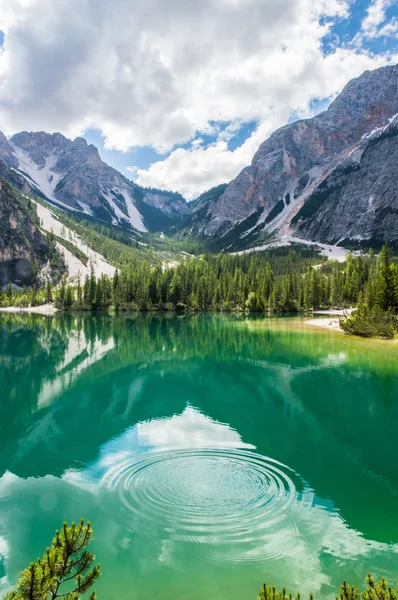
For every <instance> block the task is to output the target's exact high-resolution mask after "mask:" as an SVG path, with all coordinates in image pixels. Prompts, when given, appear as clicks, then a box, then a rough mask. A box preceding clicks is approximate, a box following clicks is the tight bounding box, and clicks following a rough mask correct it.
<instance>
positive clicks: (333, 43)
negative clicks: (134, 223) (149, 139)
mask: <svg viewBox="0 0 398 600" xmlns="http://www.w3.org/2000/svg"><path fill="white" fill-rule="evenodd" d="M371 4H372V3H370V2H368V1H367V0H357V1H356V2H353V3H352V5H351V10H350V13H349V18H346V19H338V20H337V21H336V22H335V23H333V26H332V27H331V29H330V32H329V33H328V34H327V35H326V36H325V37H324V38H322V50H323V52H324V54H325V55H327V54H329V53H331V52H333V51H334V50H335V48H336V47H350V45H351V44H353V42H354V40H355V37H356V36H357V35H358V33H359V32H360V30H361V23H362V22H363V20H364V19H365V18H366V15H367V12H368V9H369V6H370V5H371ZM397 17H398V6H397V4H396V3H393V4H391V6H389V7H388V8H387V9H386V12H385V22H386V23H390V22H391V21H392V20H393V19H394V18H397ZM361 46H362V48H363V49H365V50H366V51H367V52H369V53H372V54H376V55H377V54H383V53H386V52H391V53H392V52H397V51H398V38H397V36H396V35H395V36H387V37H386V36H380V37H375V38H367V39H364V40H363V41H362V42H361ZM331 100H332V98H330V97H329V98H313V99H311V100H310V103H309V108H310V112H311V114H313V115H316V114H318V113H320V112H322V111H323V110H326V109H327V107H328V106H329V104H330V102H331ZM298 118H300V115H299V114H297V113H296V112H295V111H292V113H291V115H290V117H289V119H288V122H292V121H295V120H297V119H298ZM230 124H231V121H230V122H213V125H214V127H215V129H216V131H217V132H219V131H223V130H225V128H226V127H227V126H228V125H230ZM257 124H258V122H257V121H255V120H251V121H249V122H246V123H242V125H241V126H240V128H239V129H238V130H237V132H236V134H235V135H234V136H233V137H231V138H230V139H228V149H229V150H230V151H233V150H235V149H236V148H238V147H239V146H241V145H242V144H243V143H244V141H245V140H246V139H247V138H248V137H249V136H250V135H251V134H252V133H253V132H254V131H255V129H256V127H257ZM85 137H86V139H87V140H88V141H90V143H93V144H94V145H96V146H97V147H98V148H99V150H100V153H101V156H102V158H103V160H105V161H106V162H108V163H110V164H112V165H113V166H114V167H116V168H117V169H119V170H121V171H122V172H123V173H124V174H125V175H127V176H128V177H129V178H131V179H137V175H136V174H135V173H134V174H133V173H132V171H131V170H127V167H130V168H131V167H133V166H135V167H137V168H139V169H148V167H150V165H151V164H153V163H154V162H157V161H162V160H164V158H167V157H168V156H170V154H171V152H172V151H173V150H174V149H175V148H176V147H181V148H188V147H189V146H190V144H191V142H192V139H191V140H190V141H189V142H186V143H185V144H180V145H178V146H175V147H173V148H172V149H171V150H170V151H169V152H167V153H165V154H159V153H158V152H156V151H155V150H154V149H153V148H151V147H150V146H141V147H135V148H132V149H131V150H129V151H127V152H123V153H122V152H120V151H117V150H106V149H105V148H104V139H103V138H102V137H101V134H100V132H98V131H93V130H89V131H87V133H86V135H85ZM195 138H201V139H202V140H203V144H202V145H209V144H212V143H214V142H216V140H217V138H218V135H217V134H216V133H214V134H213V135H201V133H200V132H197V133H196V135H195V136H194V138H193V139H195Z"/></svg>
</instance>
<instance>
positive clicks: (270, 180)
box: [192, 65, 398, 250]
mask: <svg viewBox="0 0 398 600" xmlns="http://www.w3.org/2000/svg"><path fill="white" fill-rule="evenodd" d="M397 113H398V65H393V66H387V67H381V68H380V69H376V70H374V71H365V72H364V73H363V74H362V75H360V76H359V77H358V78H356V79H353V80H351V81H350V82H348V83H347V85H346V86H345V87H344V89H343V90H342V92H341V93H340V94H339V95H338V96H337V98H336V99H335V100H334V101H333V102H332V103H331V105H330V106H329V107H328V109H327V110H326V111H324V112H322V113H320V114H318V115H316V116H315V117H312V118H310V119H303V120H299V121H295V122H293V123H291V124H288V125H285V126H283V127H281V128H280V129H278V130H276V131H275V132H274V133H273V134H272V135H271V136H270V137H269V138H268V139H267V140H265V141H264V142H263V143H262V144H261V146H260V147H259V149H258V150H257V152H256V154H255V155H254V157H253V160H252V163H251V165H249V166H248V167H246V168H245V169H243V170H242V171H241V172H240V173H239V175H238V176H237V177H236V178H235V179H234V180H233V181H232V182H230V183H229V184H228V186H227V187H226V189H225V191H224V192H223V193H222V194H221V195H220V196H218V197H217V198H216V199H215V200H214V201H213V202H210V203H209V202H208V203H207V206H206V207H205V210H203V208H204V205H203V203H201V202H198V206H199V207H200V209H201V213H200V214H199V215H198V214H196V215H195V214H194V216H193V219H192V229H193V231H194V233H195V234H196V235H199V236H204V237H210V238H211V237H213V238H221V237H225V236H226V235H227V234H228V238H229V239H231V238H232V239H233V238H234V237H235V238H236V239H235V241H234V243H233V244H230V245H229V246H228V247H227V248H226V249H229V250H230V249H234V248H235V247H236V245H237V242H239V244H240V245H241V246H242V247H245V246H253V245H255V242H256V240H258V239H261V237H262V238H263V239H264V237H266V236H268V237H272V235H274V236H276V237H282V236H286V235H289V234H291V235H294V234H295V230H294V228H291V221H292V219H293V218H294V217H295V215H296V214H297V213H298V212H299V211H300V209H301V208H302V206H303V205H305V202H306V200H307V199H308V198H309V197H310V196H311V194H312V192H313V191H314V190H316V188H317V187H318V186H319V185H320V184H321V183H322V181H323V180H324V179H325V178H327V177H328V176H329V175H330V173H331V172H332V171H333V170H334V169H335V168H336V167H337V166H338V165H339V164H341V163H342V162H344V161H345V160H346V159H347V158H348V157H349V155H350V154H351V153H353V152H354V151H355V150H356V148H357V147H358V146H359V145H361V143H362V141H363V138H364V136H368V135H371V133H372V132H373V130H377V129H378V128H380V127H382V126H386V125H388V123H389V121H390V119H391V118H393V117H394V115H396V114H397ZM196 212H198V211H196ZM234 230H236V235H235V236H234ZM313 233H314V232H313ZM342 233H343V232H342ZM397 235H398V234H397ZM323 237H324V236H323V235H321V236H320V237H319V239H318V241H321V240H322V238H323ZM343 237H345V236H344V235H343ZM311 239H312V241H317V238H311Z"/></svg>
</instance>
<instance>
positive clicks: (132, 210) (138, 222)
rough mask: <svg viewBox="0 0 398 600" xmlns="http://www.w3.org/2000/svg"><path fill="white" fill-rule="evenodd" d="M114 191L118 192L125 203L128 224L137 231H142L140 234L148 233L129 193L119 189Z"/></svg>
mask: <svg viewBox="0 0 398 600" xmlns="http://www.w3.org/2000/svg"><path fill="white" fill-rule="evenodd" d="M116 191H117V192H119V193H120V194H122V196H123V198H124V200H125V202H126V208H127V212H128V214H129V219H130V223H131V225H132V226H133V227H134V229H137V230H138V231H142V232H146V231H148V230H147V228H146V227H145V225H144V223H143V221H142V215H141V213H140V212H139V211H138V209H137V207H136V205H135V204H134V202H133V200H132V198H131V196H130V194H129V192H128V191H127V190H126V189H120V188H119V189H118V190H116ZM125 218H126V217H125Z"/></svg>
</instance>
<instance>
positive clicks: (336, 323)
mask: <svg viewBox="0 0 398 600" xmlns="http://www.w3.org/2000/svg"><path fill="white" fill-rule="evenodd" d="M304 323H305V325H309V326H310V327H322V328H323V329H328V330H329V331H338V332H339V333H344V331H343V330H342V329H341V327H340V319H338V318H330V317H329V318H326V317H325V318H319V319H308V320H307V321H304Z"/></svg>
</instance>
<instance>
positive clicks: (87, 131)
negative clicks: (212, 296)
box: [0, 0, 398, 199]
mask: <svg viewBox="0 0 398 600" xmlns="http://www.w3.org/2000/svg"><path fill="white" fill-rule="evenodd" d="M397 62H398V0H370V1H369V0H317V1H314V0H190V1H187V0H145V1H144V2H143V1H142V0H56V1H54V0H0V131H3V132H4V133H5V134H6V135H8V136H10V135H12V134H13V133H16V132H18V131H22V130H28V131H38V130H44V131H47V132H56V131H59V132H61V133H63V134H64V135H66V136H68V137H71V138H74V137H76V136H78V135H81V136H83V137H85V138H86V139H87V141H88V142H90V143H93V144H95V145H96V146H97V147H98V149H99V151H100V154H101V157H102V158H103V159H104V160H105V161H106V162H108V163H109V164H111V165H112V166H114V167H116V168H117V169H119V170H120V171H121V172H122V173H123V174H124V175H126V176H127V177H129V178H130V179H132V180H134V181H136V182H137V183H139V184H140V185H144V186H153V187H159V188H163V189H169V190H173V191H178V192H180V193H181V194H183V195H184V196H185V197H186V198H187V199H192V198H194V197H196V196H198V195H199V194H200V193H202V192H204V191H205V190H207V189H210V188H211V187H213V186H215V185H218V184H220V183H224V182H228V181H230V180H232V179H233V178H234V177H235V176H236V175H237V174H238V173H239V172H240V171H241V169H242V168H244V167H245V166H246V165H248V164H250V162H251V159H252V157H253V155H254V153H255V152H256V150H257V149H258V147H259V145H260V144H261V143H262V142H263V141H264V140H265V139H266V138H267V137H268V136H269V135H271V134H272V132H273V131H275V129H277V128H278V127H281V126H283V125H285V124H286V123H289V122H291V121H293V120H295V119H298V118H305V117H310V116H313V115H314V114H317V113H319V112H320V111H322V110H325V108H327V106H328V105H329V103H330V102H331V101H332V100H333V98H334V97H335V96H336V95H337V94H338V93H339V92H340V91H341V90H342V88H343V87H344V85H345V84H346V83H347V82H348V81H349V80H350V79H352V78H354V77H357V76H359V75H360V74H361V73H362V72H363V71H365V70H367V69H374V68H378V67H381V66H383V65H386V64H394V63H397Z"/></svg>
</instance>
